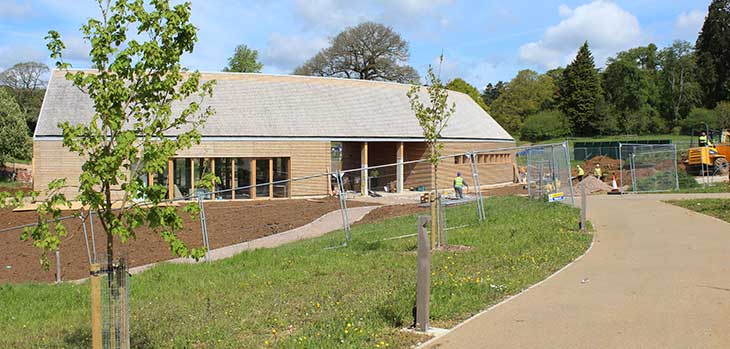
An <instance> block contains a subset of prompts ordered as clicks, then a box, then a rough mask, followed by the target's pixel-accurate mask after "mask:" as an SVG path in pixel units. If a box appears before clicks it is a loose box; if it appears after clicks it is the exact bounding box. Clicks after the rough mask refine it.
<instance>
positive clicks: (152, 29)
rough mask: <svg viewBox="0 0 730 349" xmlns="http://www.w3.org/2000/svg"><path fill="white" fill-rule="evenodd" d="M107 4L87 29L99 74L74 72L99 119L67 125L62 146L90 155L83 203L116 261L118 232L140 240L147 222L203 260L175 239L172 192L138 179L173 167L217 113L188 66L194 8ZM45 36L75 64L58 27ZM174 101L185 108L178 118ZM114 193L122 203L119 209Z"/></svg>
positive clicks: (56, 54)
mask: <svg viewBox="0 0 730 349" xmlns="http://www.w3.org/2000/svg"><path fill="white" fill-rule="evenodd" d="M99 5H100V6H99V7H100V9H101V11H102V13H101V15H102V18H101V19H89V20H88V22H87V23H86V24H85V25H83V26H82V33H83V36H84V39H85V40H87V41H88V42H90V43H91V52H90V59H91V63H92V66H93V67H94V68H95V71H94V72H93V73H89V72H84V71H76V72H67V73H66V78H67V79H69V80H71V81H72V83H73V85H74V86H76V87H78V88H79V89H81V90H82V91H84V92H85V93H86V94H88V96H89V98H90V99H91V101H92V103H93V107H94V115H93V117H92V119H91V121H90V123H88V124H76V125H72V124H70V123H68V122H64V123H61V124H60V125H59V127H60V128H61V129H62V131H63V145H64V146H65V147H67V148H68V149H69V150H70V151H72V152H74V153H76V154H78V155H79V157H81V158H84V159H86V160H85V162H84V164H83V165H82V169H83V172H82V174H81V175H80V177H79V195H78V197H77V199H78V200H80V201H81V203H82V204H83V205H85V206H87V207H88V208H89V210H91V211H97V212H98V217H99V219H100V220H101V227H102V229H104V231H105V233H106V235H107V257H108V258H109V261H111V260H112V258H113V256H114V253H113V252H114V251H113V243H112V241H113V239H112V237H114V236H116V237H118V238H119V239H120V241H122V242H124V241H126V240H128V239H130V238H134V237H135V229H136V228H137V227H139V226H141V225H148V226H149V227H150V228H152V230H153V231H155V232H157V233H159V234H160V235H161V236H162V237H163V238H164V239H165V241H167V242H168V244H169V246H170V249H171V250H172V251H173V252H174V253H175V254H177V255H181V256H191V257H194V258H199V257H201V256H202V255H203V253H204V251H202V250H199V249H192V250H188V249H187V248H186V247H185V244H184V243H183V242H182V240H180V239H179V238H178V237H177V235H176V233H177V232H179V231H181V230H182V219H181V218H180V217H179V215H178V214H177V211H176V210H175V209H174V207H163V206H159V205H158V204H159V203H160V202H161V201H163V200H165V199H166V191H167V188H166V187H165V186H164V185H160V184H150V185H148V186H145V185H144V183H143V181H142V180H141V178H140V175H146V174H147V173H153V174H155V173H162V172H163V171H166V170H167V163H168V159H169V158H170V157H172V156H174V155H175V154H176V153H177V152H178V151H179V150H181V149H186V148H188V147H190V146H191V145H193V144H194V143H197V142H199V141H200V132H199V128H200V127H201V126H202V125H203V124H204V123H205V121H206V120H207V118H208V117H209V116H210V115H212V114H213V110H212V109H209V108H204V107H203V104H202V102H203V99H204V98H205V97H208V96H211V95H212V90H213V85H214V83H215V82H214V81H208V82H205V83H203V82H201V77H200V73H198V72H197V71H195V72H187V71H185V70H184V69H183V67H182V66H181V65H180V57H181V56H182V55H183V54H184V53H190V52H192V50H193V46H194V44H195V42H196V41H197V29H196V28H195V26H194V25H193V24H191V23H190V7H191V5H190V3H183V4H180V5H176V6H174V7H170V5H169V4H168V2H167V1H165V0H153V1H151V2H150V3H149V4H145V3H144V1H143V0H136V1H132V2H128V1H124V0H118V1H116V2H115V3H114V4H110V3H107V2H105V1H100V2H99ZM130 32H131V33H133V34H132V35H130V34H131V33H130ZM142 39H147V41H139V40H142ZM47 40H48V48H49V50H50V51H51V57H52V58H54V59H57V60H58V62H57V63H56V65H57V67H58V68H59V69H67V68H68V66H69V65H68V64H67V63H64V62H63V56H62V54H63V49H64V48H65V45H64V43H63V42H62V41H61V39H60V35H59V34H58V33H57V32H55V31H50V32H49V33H48V36H47ZM173 104H178V105H182V106H183V109H182V111H181V112H180V113H179V114H177V113H175V112H174V111H173V108H172V105H173ZM116 197H120V198H121V200H120V202H119V204H120V205H119V206H120V207H121V209H114V208H113V207H112V205H113V204H115V200H118V199H116ZM143 203H144V204H143ZM31 237H32V238H34V239H35V236H33V235H32V236H31ZM41 247H44V248H47V247H48V246H41Z"/></svg>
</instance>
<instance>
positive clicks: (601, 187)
mask: <svg viewBox="0 0 730 349" xmlns="http://www.w3.org/2000/svg"><path fill="white" fill-rule="evenodd" d="M578 185H585V187H586V191H587V192H589V193H597V192H609V191H611V186H609V185H608V184H606V183H603V182H602V181H601V180H600V179H598V178H596V177H593V176H587V177H585V178H583V180H582V181H580V183H579V184H578ZM578 188H579V189H578V190H580V187H578Z"/></svg>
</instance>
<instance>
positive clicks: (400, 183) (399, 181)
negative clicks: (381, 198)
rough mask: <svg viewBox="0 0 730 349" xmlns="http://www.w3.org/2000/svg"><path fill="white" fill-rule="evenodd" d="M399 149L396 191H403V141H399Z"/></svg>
mask: <svg viewBox="0 0 730 349" xmlns="http://www.w3.org/2000/svg"><path fill="white" fill-rule="evenodd" d="M397 147H398V150H397V151H396V154H395V157H396V161H397V162H398V164H397V165H396V169H395V177H396V185H395V187H396V192H398V193H402V192H403V176H404V174H403V156H404V152H403V142H398V146H397Z"/></svg>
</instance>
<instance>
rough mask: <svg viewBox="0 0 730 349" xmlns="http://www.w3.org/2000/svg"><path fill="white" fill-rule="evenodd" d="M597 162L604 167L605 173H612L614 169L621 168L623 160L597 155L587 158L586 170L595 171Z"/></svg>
mask: <svg viewBox="0 0 730 349" xmlns="http://www.w3.org/2000/svg"><path fill="white" fill-rule="evenodd" d="M596 164H599V165H601V169H603V173H610V172H612V171H618V170H619V168H621V162H619V161H618V160H616V159H614V158H611V157H608V156H603V155H601V156H596V157H593V158H591V159H589V160H586V162H585V167H583V169H585V170H586V171H593V168H595V167H596Z"/></svg>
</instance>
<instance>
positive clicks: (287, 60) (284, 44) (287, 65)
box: [261, 33, 329, 74]
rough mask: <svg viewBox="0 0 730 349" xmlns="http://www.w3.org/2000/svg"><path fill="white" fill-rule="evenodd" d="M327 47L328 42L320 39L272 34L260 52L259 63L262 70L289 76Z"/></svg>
mask: <svg viewBox="0 0 730 349" xmlns="http://www.w3.org/2000/svg"><path fill="white" fill-rule="evenodd" d="M328 45H329V42H328V40H327V39H325V38H321V37H306V36H301V35H292V36H285V35H281V34H279V33H272V34H271V35H269V38H268V40H267V42H266V48H265V49H264V50H263V52H262V55H261V62H262V63H264V70H267V71H270V72H273V73H285V74H289V73H291V72H292V71H293V70H294V68H296V67H297V66H299V65H300V64H302V63H304V62H305V61H306V60H307V59H309V58H311V57H312V56H314V55H315V54H316V53H317V52H318V51H319V50H321V49H322V48H324V47H327V46H328Z"/></svg>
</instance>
